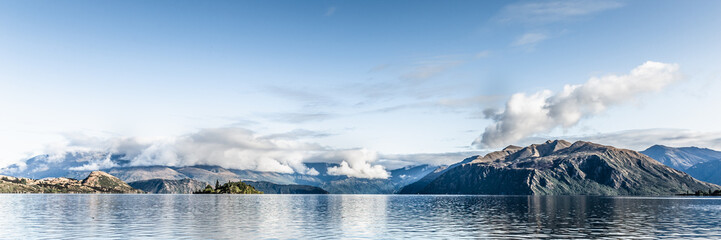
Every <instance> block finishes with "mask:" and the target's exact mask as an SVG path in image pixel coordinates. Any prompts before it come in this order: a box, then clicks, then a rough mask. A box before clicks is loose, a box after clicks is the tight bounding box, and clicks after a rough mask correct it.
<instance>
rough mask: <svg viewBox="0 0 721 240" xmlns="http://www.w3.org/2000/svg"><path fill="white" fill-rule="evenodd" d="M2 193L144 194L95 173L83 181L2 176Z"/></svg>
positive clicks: (114, 178) (114, 179)
mask: <svg viewBox="0 0 721 240" xmlns="http://www.w3.org/2000/svg"><path fill="white" fill-rule="evenodd" d="M0 193H143V191H141V190H137V189H135V188H132V187H130V186H129V185H128V184H126V183H125V182H123V181H122V180H120V179H118V178H116V177H114V176H112V175H110V174H107V173H105V172H101V171H93V172H91V173H90V174H89V175H88V177H86V178H85V179H83V180H75V179H71V178H62V177H61V178H47V179H39V180H36V179H30V178H17V177H9V176H0Z"/></svg>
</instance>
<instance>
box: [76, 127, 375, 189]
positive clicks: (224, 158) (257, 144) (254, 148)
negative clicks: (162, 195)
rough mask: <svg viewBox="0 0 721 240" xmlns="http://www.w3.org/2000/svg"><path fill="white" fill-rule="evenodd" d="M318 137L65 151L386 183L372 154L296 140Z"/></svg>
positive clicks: (94, 164)
mask: <svg viewBox="0 0 721 240" xmlns="http://www.w3.org/2000/svg"><path fill="white" fill-rule="evenodd" d="M308 134H313V135H317V134H320V133H317V132H311V131H307V130H303V131H298V130H296V131H292V132H288V133H280V134H271V135H258V134H256V133H254V132H252V131H250V130H247V129H244V128H212V129H203V130H200V131H198V132H195V133H192V134H187V135H183V136H179V137H171V138H164V139H152V140H142V139H133V138H107V139H99V138H87V137H83V136H79V135H74V136H72V137H71V139H69V140H68V145H67V146H66V149H73V150H79V149H82V150H85V151H104V152H111V153H118V154H125V158H126V159H128V160H130V165H131V166H152V165H163V166H193V165H217V166H221V167H225V168H232V169H248V170H256V171H268V172H280V173H301V174H309V175H317V174H318V171H317V170H315V169H312V168H308V167H306V166H305V165H304V164H303V163H304V162H305V161H306V160H308V159H312V161H319V160H321V161H326V162H338V163H341V167H340V168H339V169H338V170H337V171H335V172H334V174H337V175H348V176H351V177H358V178H387V177H388V173H387V172H386V171H385V169H384V168H383V167H382V166H380V165H373V164H372V163H373V162H375V161H376V160H377V158H378V156H377V154H375V153H374V152H372V151H369V150H344V149H332V148H329V147H326V146H322V145H319V144H316V143H309V142H304V141H300V140H298V138H297V137H295V136H297V135H303V136H306V135H308ZM111 164H114V163H113V162H111V161H110V159H109V158H106V159H105V160H103V161H90V162H89V163H88V164H86V165H84V166H81V167H78V168H77V169H71V170H97V169H104V168H109V167H116V166H117V165H111Z"/></svg>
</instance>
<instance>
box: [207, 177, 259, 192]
mask: <svg viewBox="0 0 721 240" xmlns="http://www.w3.org/2000/svg"><path fill="white" fill-rule="evenodd" d="M215 186H216V187H215V188H213V187H212V186H210V184H208V185H207V186H205V188H204V189H203V190H200V191H197V192H194V194H263V192H261V191H258V190H256V189H255V188H254V187H253V186H250V185H248V184H245V183H244V182H242V181H238V182H228V183H225V184H223V185H222V186H220V183H219V182H218V181H217V180H216V181H215Z"/></svg>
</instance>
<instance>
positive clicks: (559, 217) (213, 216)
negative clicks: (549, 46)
mask: <svg viewBox="0 0 721 240" xmlns="http://www.w3.org/2000/svg"><path fill="white" fill-rule="evenodd" d="M502 237H507V238H614V239H616V238H623V237H628V238H715V239H719V238H721V199H719V198H680V197H679V198H674V197H670V198H629V197H585V196H555V197H544V196H398V195H72V194H70V195H61V194H58V195H51V194H46V195H40V194H32V195H22V194H20V195H16V194H3V195H0V238H3V239H69V238H70V239H76V238H83V239H87V238H103V239H107V238H118V239H129V238H142V239H149V238H156V239H257V238H281V239H286V238H313V239H318V238H320V239H324V238H327V239H338V238H352V239H358V238H361V239H363V238H372V239H379V238H380V239H387V238H454V239H455V238H502Z"/></svg>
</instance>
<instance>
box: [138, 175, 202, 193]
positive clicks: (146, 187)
mask: <svg viewBox="0 0 721 240" xmlns="http://www.w3.org/2000/svg"><path fill="white" fill-rule="evenodd" d="M128 184H129V185H130V186H131V187H134V188H137V189H140V190H143V191H146V192H149V193H164V194H174V193H181V194H190V193H193V192H196V191H198V190H201V189H203V188H205V186H206V185H208V183H205V182H200V181H196V180H193V179H190V178H185V179H180V180H169V179H150V180H142V181H135V182H129V183H128Z"/></svg>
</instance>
